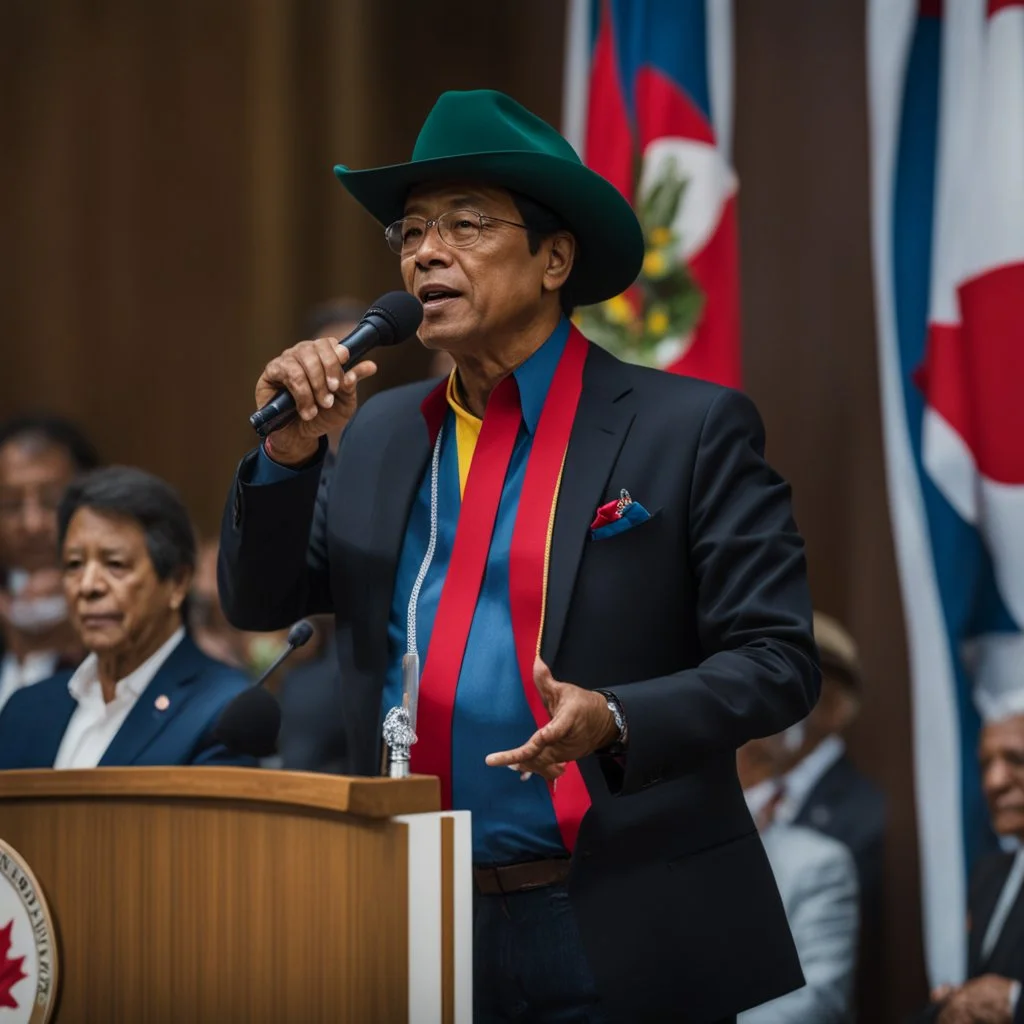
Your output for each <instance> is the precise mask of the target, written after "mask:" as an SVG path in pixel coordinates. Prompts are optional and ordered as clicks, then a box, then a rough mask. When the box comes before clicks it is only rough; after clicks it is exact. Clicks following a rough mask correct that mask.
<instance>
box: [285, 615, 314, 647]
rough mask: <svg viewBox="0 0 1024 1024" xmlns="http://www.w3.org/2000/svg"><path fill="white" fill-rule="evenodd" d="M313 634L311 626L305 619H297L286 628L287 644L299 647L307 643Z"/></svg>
mask: <svg viewBox="0 0 1024 1024" xmlns="http://www.w3.org/2000/svg"><path fill="white" fill-rule="evenodd" d="M312 635H313V627H312V625H311V624H310V623H309V622H308V621H307V620H306V619H299V621H298V622H296V623H295V625H294V626H292V628H291V629H289V630H288V646H289V647H301V646H302V645H303V644H307V643H309V639H310V637H312Z"/></svg>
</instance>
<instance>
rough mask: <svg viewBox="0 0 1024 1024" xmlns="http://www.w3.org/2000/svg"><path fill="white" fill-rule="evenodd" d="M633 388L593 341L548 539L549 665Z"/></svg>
mask: <svg viewBox="0 0 1024 1024" xmlns="http://www.w3.org/2000/svg"><path fill="white" fill-rule="evenodd" d="M631 390H632V388H631V387H630V386H629V385H626V384H624V383H623V381H622V376H621V374H620V373H619V363H618V360H616V359H614V358H613V357H612V356H610V355H608V354H607V353H606V352H604V351H603V350H602V349H600V348H598V347H597V346H596V345H591V346H590V353H589V354H588V356H587V363H586V366H585V367H584V370H583V392H582V394H581V395H580V402H579V407H578V409H577V410H576V422H575V423H574V424H573V428H572V434H571V435H570V437H569V448H568V451H567V452H566V456H565V469H564V470H563V473H562V483H561V486H560V488H559V491H558V507H557V509H556V511H555V526H554V531H553V533H552V537H551V563H550V567H549V571H548V592H547V604H546V607H545V614H544V633H543V637H542V643H541V653H542V656H543V658H544V660H545V661H546V662H547V663H548V664H549V665H551V664H552V663H553V662H554V660H555V658H556V656H557V654H558V648H559V645H560V643H561V640H562V632H563V630H564V629H565V620H566V617H567V615H568V614H569V604H570V601H571V600H572V592H573V588H574V586H575V583H576V573H577V571H578V570H579V565H580V560H581V559H582V557H583V549H584V545H585V544H586V541H587V537H588V535H589V529H590V524H591V522H592V521H593V519H594V515H595V513H596V511H597V508H598V506H599V505H600V504H601V503H602V498H603V495H604V493H605V490H606V489H607V487H608V482H609V478H610V476H611V472H612V467H613V466H614V465H615V460H616V459H617V458H618V455H619V452H620V451H621V449H622V444H623V442H624V441H625V439H626V434H627V433H629V428H630V425H631V424H632V422H633V417H634V416H635V412H634V410H633V407H632V403H631V402H630V401H629V400H628V397H627V396H628V395H629V394H630V392H631Z"/></svg>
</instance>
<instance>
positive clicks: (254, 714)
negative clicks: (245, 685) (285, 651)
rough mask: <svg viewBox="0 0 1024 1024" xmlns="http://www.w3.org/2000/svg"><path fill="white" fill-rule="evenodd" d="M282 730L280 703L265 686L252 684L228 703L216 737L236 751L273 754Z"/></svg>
mask: <svg viewBox="0 0 1024 1024" xmlns="http://www.w3.org/2000/svg"><path fill="white" fill-rule="evenodd" d="M280 731H281V705H280V704H278V703H277V699H276V698H275V697H274V695H273V694H271V693H268V692H267V691H266V690H264V689H263V687H262V686H251V687H249V689H248V690H243V691H242V692H241V693H240V694H239V695H238V696H237V697H235V698H234V699H233V700H231V701H229V702H228V703H227V705H225V707H224V710H223V711H222V712H221V713H220V717H219V718H218V719H217V722H216V724H215V725H214V727H213V738H214V739H215V740H217V742H218V743H223V744H224V746H225V747H227V748H228V749H229V750H234V751H236V752H237V753H240V754H250V755H251V756H252V757H270V755H271V754H273V753H274V752H275V751H276V750H277V734H278V733H279V732H280Z"/></svg>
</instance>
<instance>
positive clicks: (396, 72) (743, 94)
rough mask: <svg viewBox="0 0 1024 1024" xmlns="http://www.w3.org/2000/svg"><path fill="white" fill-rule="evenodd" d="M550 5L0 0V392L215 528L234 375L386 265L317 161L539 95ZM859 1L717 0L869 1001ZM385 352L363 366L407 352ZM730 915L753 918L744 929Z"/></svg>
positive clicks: (895, 762) (776, 454)
mask: <svg viewBox="0 0 1024 1024" xmlns="http://www.w3.org/2000/svg"><path fill="white" fill-rule="evenodd" d="M564 21H565V9H564V5H563V3H560V2H555V0H501V2H498V0H491V2H480V0H447V2H446V3H445V4H444V6H443V13H442V15H441V16H439V9H438V8H437V7H436V6H431V5H423V4H413V3H411V2H403V0H373V2H370V0H363V2H358V0H334V2H328V0H217V2H216V3H210V2H209V0H175V2H171V3H154V4H150V3H144V2H142V0H48V2H47V3H39V2H38V0H5V2H4V3H3V4H2V5H0V95H2V96H3V97H4V103H3V106H2V109H3V121H2V124H0V131H2V139H3V144H4V158H3V160H0V224H2V226H3V237H4V242H5V244H4V245H3V247H2V249H0V280H2V281H3V282H4V285H5V287H4V300H3V302H0V337H2V345H3V357H4V358H3V373H2V374H0V413H2V414H4V415H6V414H10V413H14V412H18V411H24V410H26V409H29V408H48V409H53V410H56V411H58V412H61V413H65V414H68V415H71V416H73V417H76V418H78V419H79V420H81V422H82V423H83V424H84V425H85V426H86V427H87V428H88V430H89V431H90V432H91V434H92V435H93V436H94V438H95V439H96V441H97V443H98V444H99V445H100V447H101V449H102V451H103V453H104V455H105V456H106V458H107V459H108V460H111V461H118V462H128V463H137V464H139V465H142V466H145V467H147V468H150V469H152V470H154V471H155V472H157V473H160V474H161V475H163V476H165V477H167V478H168V479H169V480H171V481H172V482H173V483H174V484H175V485H176V486H178V487H179V488H180V489H181V491H182V493H183V494H184V496H185V498H186V499H187V501H188V503H189V505H190V507H191V508H192V510H193V512H194V515H195V517H196V521H197V523H198V525H199V527H200V529H201V531H202V532H203V533H205V534H209V533H212V532H214V531H215V530H216V528H217V524H218V519H219V514H220V508H221V504H222V501H223V498H224V494H225V491H226V488H227V486H228V483H229V481H230V478H231V473H232V470H233V468H234V465H235V463H236V461H237V459H238V458H239V457H240V456H241V454H242V453H243V452H244V451H245V450H246V448H247V447H249V446H250V444H251V442H252V434H251V431H250V430H249V428H248V425H247V423H246V417H247V415H248V413H249V412H250V411H251V405H252V387H253V383H254V381H255V378H256V376H257V374H258V372H259V369H260V368H261V367H262V365H263V364H264V363H265V362H266V360H267V359H268V358H270V357H271V356H272V355H274V354H276V352H277V351H279V350H280V349H281V348H283V347H284V346H285V345H286V344H290V343H292V342H293V341H295V340H298V338H299V330H300V325H301V322H302V315H303V312H304V310H305V309H306V308H307V307H308V306H309V305H310V304H311V303H313V302H316V301H318V300H321V299H324V298H327V297H329V296H332V295H339V294H346V295H356V296H362V297H363V298H365V299H367V300H370V299H372V298H374V297H375V296H376V295H378V294H380V293H381V292H384V291H386V290H389V289H391V288H395V287H398V286H399V279H398V273H397V266H396V262H395V260H394V258H393V257H392V255H391V254H390V252H389V251H388V250H387V248H386V247H385V245H384V242H383V238H382V234H381V230H380V227H379V226H378V225H376V224H375V223H374V222H373V221H372V220H371V219H370V218H369V216H367V215H366V214H364V213H363V212H362V211H361V210H360V209H359V208H358V207H356V205H355V204H354V203H353V202H352V201H351V200H349V199H348V197H347V196H346V195H345V193H344V192H343V190H342V189H341V187H340V186H339V185H338V184H337V183H336V182H335V180H334V178H333V176H332V174H331V167H332V165H333V164H334V163H338V162H343V163H348V164H351V165H353V166H369V165H372V164H377V163H386V162H392V161H398V160H402V159H405V158H406V157H407V156H408V153H409V150H410V148H411V145H412V142H413V140H414V137H415V132H416V129H417V128H418V126H419V124H420V123H421V121H422V119H423V116H424V115H425V113H426V112H427V110H428V109H429V108H430V106H431V104H432V103H433V101H434V99H435V98H436V96H437V94H438V93H439V92H440V91H442V90H443V89H447V88H471V87H492V88H497V89H502V90H505V91H508V92H510V93H512V94H513V95H515V96H516V97H517V98H519V99H520V100H521V101H522V102H524V103H525V104H526V105H527V106H529V107H530V108H532V109H533V110H535V111H536V112H537V113H539V114H541V115H542V116H544V117H546V118H548V119H549V120H550V121H552V122H553V123H555V124H558V123H559V122H560V118H561V81H562V46H563V39H564ZM864 21H865V12H864V3H863V0H830V2H828V3H822V2H821V0H788V2H787V3H784V4H780V3H768V2H764V0H762V2H760V3H758V2H753V0H741V2H739V3H737V4H736V69H737V75H736V132H735V139H736V142H735V162H736V165H737V167H738V170H739V174H740V180H741V195H740V230H741V245H742V272H743V329H744V361H745V378H746V387H747V389H748V390H749V392H750V393H751V395H752V396H753V397H754V398H755V400H756V401H757V402H758V404H759V406H760V408H761V410H762V412H763V414H764V418H765V421H766V423H767V427H768V435H769V445H770V455H771V458H772V460H773V461H774V462H775V464H776V465H777V466H778V467H779V468H780V470H782V472H783V473H785V474H786V475H787V476H788V477H789V479H790V480H791V481H792V483H793V487H794V494H795V502H796V509H797V514H798V518H799V522H800V525H801V527H802V529H803V531H804V534H805V536H806V538H807V544H808V551H809V557H810V565H811V579H812V585H813V590H814V596H815V600H816V602H817V604H818V605H819V606H820V607H821V608H822V609H824V610H826V611H828V612H830V613H832V614H834V615H837V616H838V617H840V618H841V619H842V620H844V621H845V622H846V623H847V624H848V625H849V626H850V628H851V629H852V631H853V632H854V633H855V634H856V635H857V637H858V638H859V640H860V642H861V646H862V650H863V658H864V664H865V668H866V671H867V689H866V700H865V708H864V713H863V717H862V720H861V721H860V723H859V724H858V725H857V727H856V729H855V732H854V735H853V736H852V737H851V747H852V749H853V753H854V756H855V757H856V758H857V760H858V761H859V762H860V764H861V765H862V766H863V767H864V768H865V769H866V770H867V771H868V772H869V773H870V774H871V775H873V776H874V777H875V778H876V779H877V780H878V781H879V782H880V783H882V784H883V785H884V786H885V788H886V790H887V791H888V794H889V799H890V818H891V829H890V832H891V841H890V844H889V850H888V861H887V873H888V878H887V884H888V895H889V910H888V915H887V922H886V930H887V937H886V947H885V948H886V951H887V962H888V969H887V972H886V978H885V979H884V982H883V983H880V986H879V993H878V995H879V1000H880V1005H884V1007H885V1009H884V1010H879V1011H878V1014H879V1016H874V1015H873V1016H872V1017H871V1020H872V1022H873V1021H874V1020H876V1019H878V1020H885V1019H893V1020H895V1019H898V1018H899V1017H900V1016H901V1015H903V1014H904V1013H905V1012H906V1011H908V1010H909V1009H911V1008H912V1007H914V1006H915V1005H917V1004H918V1003H919V1002H920V1001H921V1000H922V999H923V998H924V996H925V986H924V981H923V972H922V967H921V950H920V935H919V933H920V928H919V914H920V907H919V900H918V889H917V867H916V857H917V854H916V843H915V838H914V809H913V800H912V774H911V756H910V754H911V752H910V721H909V708H908V687H907V678H906V652H905V648H904V639H903V627H902V614H901V610H900V603H899V596H898V587H897V582H896V577H895V571H894V564H893V552H892V541H891V535H890V530H889V522H888V512H887V507H886V495H885V481H884V469H883V462H882V442H881V435H880V425H879V408H878V387H877V368H876V359H875V338H874V320H873V311H872V291H871V270H870V249H869V218H868V179H867V134H866V133H867V129H866V110H865V103H866V100H865V94H866V90H865V81H864V63H865V61H864ZM425 365H426V359H425V356H424V354H423V353H422V351H419V350H417V349H416V348H415V347H408V346H407V347H404V348H400V349H398V350H391V351H390V352H388V353H386V356H385V358H384V359H383V370H382V374H381V380H380V384H381V385H386V384H393V383H397V382H400V381H403V380H408V379H412V378H414V377H416V376H418V375H420V374H421V373H422V372H423V370H424V368H425ZM752 925H756V923H752Z"/></svg>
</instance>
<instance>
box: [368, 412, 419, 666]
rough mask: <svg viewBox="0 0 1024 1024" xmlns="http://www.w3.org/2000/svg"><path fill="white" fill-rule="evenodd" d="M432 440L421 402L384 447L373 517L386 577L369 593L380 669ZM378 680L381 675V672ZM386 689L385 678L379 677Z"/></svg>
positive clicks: (373, 647)
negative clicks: (407, 533) (404, 547)
mask: <svg viewBox="0 0 1024 1024" xmlns="http://www.w3.org/2000/svg"><path fill="white" fill-rule="evenodd" d="M430 441H431V438H430V435H429V434H428V430H427V424H426V422H425V420H424V414H423V412H422V410H421V408H420V405H419V403H417V404H415V405H411V404H410V405H409V406H407V407H406V408H405V409H403V410H402V412H401V416H400V419H399V420H398V422H397V424H396V425H395V428H394V432H393V433H392V435H391V438H390V440H389V441H388V442H387V445H386V446H385V448H384V453H383V455H382V461H381V469H380V476H379V478H378V480H377V493H376V495H375V499H374V502H373V505H372V506H371V508H372V509H373V515H374V526H373V538H374V543H373V548H372V550H373V551H375V552H382V553H383V554H384V555H385V556H386V560H385V566H386V569H385V572H386V576H385V578H384V579H382V580H380V581H379V582H380V585H379V586H376V587H374V588H372V590H371V592H370V594H369V604H370V607H369V608H368V616H369V630H370V634H371V635H370V641H371V643H370V644H369V649H370V650H373V651H381V652H384V656H383V662H382V665H381V666H380V667H381V670H382V672H383V670H384V669H386V666H387V650H388V616H389V613H390V609H391V600H392V597H393V594H394V589H395V575H396V573H397V571H398V560H399V557H400V555H401V552H402V543H403V541H404V539H405V529H406V524H407V523H408V522H409V513H410V511H411V509H412V503H413V499H414V498H415V496H416V491H417V489H418V488H419V485H420V482H421V481H422V479H423V473H424V471H425V470H426V467H427V462H428V460H429V458H430V450H431V449H430ZM378 674H379V675H380V673H378ZM380 681H381V685H382V686H383V676H382V675H380Z"/></svg>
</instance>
